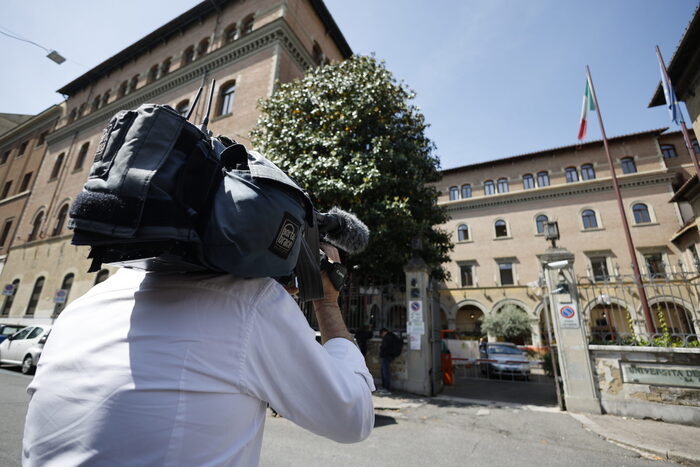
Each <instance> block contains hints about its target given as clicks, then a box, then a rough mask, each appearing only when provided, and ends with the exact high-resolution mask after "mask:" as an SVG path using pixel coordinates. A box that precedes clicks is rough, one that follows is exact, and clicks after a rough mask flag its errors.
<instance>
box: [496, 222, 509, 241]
mask: <svg viewBox="0 0 700 467" xmlns="http://www.w3.org/2000/svg"><path fill="white" fill-rule="evenodd" d="M494 229H495V231H496V237H497V238H500V237H507V236H508V224H506V221H504V220H502V219H500V220H497V221H496V223H495V224H494Z"/></svg>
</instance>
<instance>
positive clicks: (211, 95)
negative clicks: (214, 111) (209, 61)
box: [199, 79, 216, 133]
mask: <svg viewBox="0 0 700 467" xmlns="http://www.w3.org/2000/svg"><path fill="white" fill-rule="evenodd" d="M214 86H216V80H215V79H213V80H211V88H210V89H209V100H208V101H207V113H205V114H204V119H203V120H202V124H201V125H200V126H199V129H200V130H202V131H203V132H204V133H207V131H208V130H207V125H208V124H209V113H210V112H211V101H212V100H214Z"/></svg>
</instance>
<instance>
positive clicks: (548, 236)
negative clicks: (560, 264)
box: [544, 221, 559, 248]
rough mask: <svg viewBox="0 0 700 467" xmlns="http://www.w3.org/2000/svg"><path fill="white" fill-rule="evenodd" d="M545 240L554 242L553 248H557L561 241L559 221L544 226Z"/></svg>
mask: <svg viewBox="0 0 700 467" xmlns="http://www.w3.org/2000/svg"><path fill="white" fill-rule="evenodd" d="M544 238H545V240H549V241H551V242H552V248H556V247H557V243H556V242H557V240H559V224H558V223H557V221H552V222H547V223H546V224H545V225H544Z"/></svg>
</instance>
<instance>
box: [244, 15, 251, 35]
mask: <svg viewBox="0 0 700 467" xmlns="http://www.w3.org/2000/svg"><path fill="white" fill-rule="evenodd" d="M252 31H253V15H249V16H247V17H246V19H244V20H243V25H242V26H241V36H245V35H246V34H248V33H250V32H252Z"/></svg>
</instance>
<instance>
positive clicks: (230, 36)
mask: <svg viewBox="0 0 700 467" xmlns="http://www.w3.org/2000/svg"><path fill="white" fill-rule="evenodd" d="M224 37H225V38H226V39H225V40H226V43H227V44H230V43H231V42H233V41H235V40H236V39H238V28H236V25H235V24H232V25H230V26H229V27H227V28H226V30H224Z"/></svg>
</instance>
